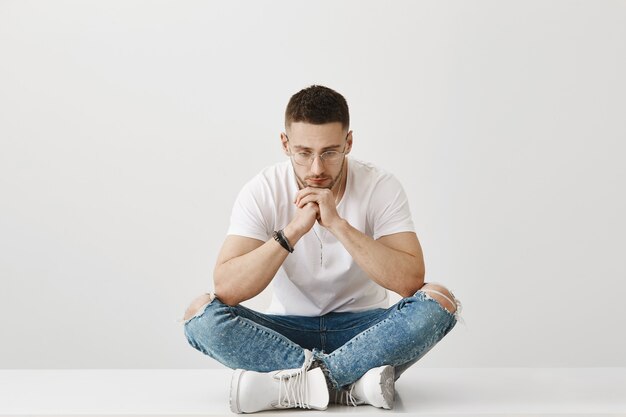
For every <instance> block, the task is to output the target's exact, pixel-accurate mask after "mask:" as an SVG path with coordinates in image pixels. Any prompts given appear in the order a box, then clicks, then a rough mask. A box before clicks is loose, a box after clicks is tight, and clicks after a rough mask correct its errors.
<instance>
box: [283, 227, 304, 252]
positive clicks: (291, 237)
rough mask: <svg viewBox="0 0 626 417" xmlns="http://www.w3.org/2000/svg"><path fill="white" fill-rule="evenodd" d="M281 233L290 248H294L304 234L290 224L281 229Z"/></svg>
mask: <svg viewBox="0 0 626 417" xmlns="http://www.w3.org/2000/svg"><path fill="white" fill-rule="evenodd" d="M283 233H284V234H285V237H286V238H287V240H288V241H289V244H291V246H292V247H294V246H296V243H297V242H298V241H299V240H300V238H301V237H302V236H303V235H304V232H302V231H301V229H300V228H298V227H296V226H294V225H292V224H291V223H290V224H288V225H287V226H286V227H285V228H284V229H283Z"/></svg>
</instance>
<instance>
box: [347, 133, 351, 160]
mask: <svg viewBox="0 0 626 417" xmlns="http://www.w3.org/2000/svg"><path fill="white" fill-rule="evenodd" d="M351 150H352V131H349V132H348V135H347V136H346V155H347V154H349V153H350V151H351Z"/></svg>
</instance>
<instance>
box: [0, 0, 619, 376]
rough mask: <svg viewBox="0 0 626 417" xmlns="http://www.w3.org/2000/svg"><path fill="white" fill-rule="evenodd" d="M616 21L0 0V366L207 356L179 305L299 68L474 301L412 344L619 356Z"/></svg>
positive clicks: (587, 15)
mask: <svg viewBox="0 0 626 417" xmlns="http://www.w3.org/2000/svg"><path fill="white" fill-rule="evenodd" d="M625 39H626V2H624V1H586V2H585V1H505V2H503V1H453V2H451V1H425V2H417V1H395V2H381V1H362V0H359V1H357V0H354V1H321V2H315V3H313V2H297V1H287V0H285V1H271V2H270V1H220V2H174V1H168V2H164V1H148V0H145V1H143V0H134V1H115V2H110V1H91V2H83V1H55V2H47V1H0V61H1V65H0V276H1V287H0V289H1V290H0V329H1V332H0V338H1V343H0V368H190V367H217V366H219V365H218V364H217V363H216V362H214V361H212V360H210V359H208V358H206V357H204V356H202V355H201V354H200V353H198V352H196V351H194V350H193V349H192V348H191V347H189V346H188V345H187V343H186V341H185V339H184V336H183V333H182V327H181V326H180V324H178V323H177V322H176V319H178V318H180V317H181V316H182V313H183V311H184V309H185V308H186V306H187V304H188V303H189V301H190V300H191V299H192V298H193V297H195V296H196V295H197V294H199V293H201V292H203V291H205V290H206V289H208V288H209V286H210V285H211V273H212V269H213V263H214V261H215V258H216V255H217V251H218V249H219V247H220V245H221V243H222V240H223V238H224V234H225V231H226V228H227V223H228V217H229V213H230V208H231V205H232V202H233V199H234V197H235V195H236V193H237V192H238V190H239V188H240V186H241V185H242V184H243V183H244V182H245V181H247V180H248V179H249V178H250V177H251V176H252V175H254V174H255V173H256V172H257V171H258V170H259V169H261V168H262V167H263V166H265V165H268V164H270V163H274V162H276V161H280V160H283V158H284V157H283V155H282V154H281V152H280V148H279V133H280V131H281V129H282V124H283V119H282V115H283V111H284V108H285V105H286V104H287V101H288V99H289V97H290V96H291V95H292V94H293V93H295V92H297V91H298V90H300V89H301V88H303V87H306V86H308V85H310V84H313V83H319V84H324V85H328V86H329V87H331V88H334V89H336V90H338V91H339V92H341V93H342V94H344V95H345V97H346V98H347V100H348V103H349V105H350V109H351V115H352V128H353V130H354V136H355V142H354V151H353V156H354V157H357V158H361V159H365V160H369V161H372V162H375V163H377V164H378V165H380V166H382V167H384V168H386V169H389V170H391V171H392V172H394V173H395V174H396V175H397V176H398V177H399V178H400V179H401V180H402V182H403V184H404V186H405V188H406V190H407V192H408V194H409V197H410V203H411V208H412V211H413V216H414V220H415V223H416V226H417V228H418V235H419V237H420V240H421V242H422V245H423V247H424V252H425V258H426V265H427V279H428V280H431V281H432V280H434V281H440V282H442V283H445V284H446V285H448V286H449V287H450V288H451V289H452V290H453V291H454V292H455V294H456V295H457V296H458V297H459V298H460V299H461V300H462V301H463V302H464V305H465V312H464V315H465V320H466V322H467V326H465V327H464V326H461V325H458V326H457V327H456V328H455V330H454V331H453V332H452V333H451V334H450V335H449V336H448V337H447V338H446V339H444V340H443V341H442V343H441V344H440V345H439V346H438V347H436V348H435V349H433V351H431V352H430V353H429V354H428V355H427V356H426V357H425V358H424V359H423V360H422V362H421V364H422V366H460V367H466V366H467V367H473V366H479V367H480V366H626V359H625V355H623V352H624V351H626V339H625V338H624V337H623V330H621V329H623V327H624V318H623V317H624V316H625V315H626V306H625V304H624V302H623V293H624V291H625V290H626V283H625V278H626V266H625V264H624V262H623V258H622V256H623V252H624V249H625V247H626V245H625V244H624V242H625V236H626V222H625V220H624V215H623V213H624V212H626V207H625V205H626V204H625V203H626V198H625V196H624V185H625V181H624V180H625V179H626V172H625V168H624V163H623V160H624V153H625V150H626V146H625V145H624V141H625V139H626V123H625V122H624V115H625V114H626V99H625V97H626V81H625V78H624V74H626V47H625V45H626V43H625V42H624V40H625ZM264 302H265V299H261V300H260V301H258V302H256V303H254V302H253V303H252V304H251V305H253V306H258V307H262V306H263V304H264Z"/></svg>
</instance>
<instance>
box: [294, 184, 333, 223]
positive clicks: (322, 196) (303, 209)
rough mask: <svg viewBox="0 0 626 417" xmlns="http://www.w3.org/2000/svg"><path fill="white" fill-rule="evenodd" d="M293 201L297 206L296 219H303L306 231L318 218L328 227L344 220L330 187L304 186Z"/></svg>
mask: <svg viewBox="0 0 626 417" xmlns="http://www.w3.org/2000/svg"><path fill="white" fill-rule="evenodd" d="M293 203H294V204H295V205H296V207H297V208H296V219H298V220H301V221H302V226H303V227H304V228H305V229H306V231H309V230H310V229H311V227H313V224H315V221H316V220H317V221H318V222H319V224H321V225H322V226H324V227H326V228H327V229H331V228H332V226H333V225H334V224H336V223H337V222H339V221H341V220H342V219H341V217H339V213H337V206H336V203H335V196H334V195H333V192H332V191H331V190H329V189H328V188H315V187H306V188H303V189H301V190H300V191H298V194H296V198H295V200H294V201H293ZM294 220H295V219H294Z"/></svg>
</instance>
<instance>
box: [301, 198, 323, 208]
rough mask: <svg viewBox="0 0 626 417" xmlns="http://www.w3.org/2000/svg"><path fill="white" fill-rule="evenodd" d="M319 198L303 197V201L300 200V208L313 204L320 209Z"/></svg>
mask: <svg viewBox="0 0 626 417" xmlns="http://www.w3.org/2000/svg"><path fill="white" fill-rule="evenodd" d="M318 199H319V197H318V196H316V195H307V196H305V197H303V198H302V199H300V201H298V203H297V204H298V207H300V208H302V207H304V206H306V205H307V204H311V203H314V204H315V205H316V206H318V208H319V204H320V203H319V201H318Z"/></svg>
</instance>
